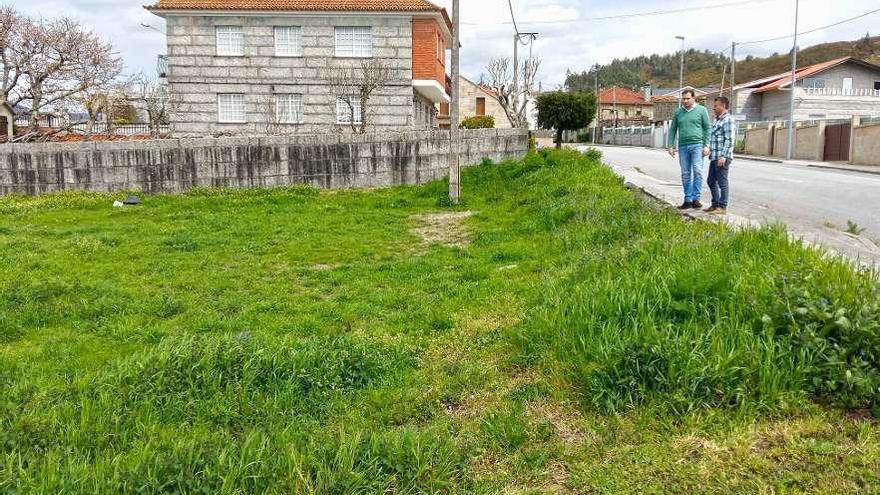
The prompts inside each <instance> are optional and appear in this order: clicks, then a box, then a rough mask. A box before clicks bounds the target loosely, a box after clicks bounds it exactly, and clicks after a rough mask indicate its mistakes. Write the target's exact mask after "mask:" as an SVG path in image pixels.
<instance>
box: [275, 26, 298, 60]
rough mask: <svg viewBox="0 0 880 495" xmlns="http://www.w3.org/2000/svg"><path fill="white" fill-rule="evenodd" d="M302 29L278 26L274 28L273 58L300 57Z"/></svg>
mask: <svg viewBox="0 0 880 495" xmlns="http://www.w3.org/2000/svg"><path fill="white" fill-rule="evenodd" d="M302 51H303V48H302V27H301V26H278V27H276V28H275V56H277V57H299V56H302Z"/></svg>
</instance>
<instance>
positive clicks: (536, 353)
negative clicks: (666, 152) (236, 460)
mask: <svg viewBox="0 0 880 495" xmlns="http://www.w3.org/2000/svg"><path fill="white" fill-rule="evenodd" d="M543 157H544V165H543V167H542V168H540V169H539V170H537V171H536V172H535V178H534V180H533V181H532V183H533V184H539V185H540V186H539V187H538V190H537V191H536V194H535V195H534V196H533V198H532V199H533V201H532V202H531V205H530V207H531V208H532V209H533V211H534V214H535V217H536V219H537V221H538V222H540V223H542V224H543V226H544V227H546V228H550V229H554V231H555V235H556V237H558V238H559V239H560V241H561V242H562V243H563V244H564V246H565V250H566V254H565V259H566V264H565V269H564V270H563V276H561V277H558V278H556V279H554V280H551V281H550V283H549V287H548V288H547V292H546V297H545V298H544V301H543V302H542V303H541V304H540V306H539V307H538V308H537V309H536V312H535V317H534V318H533V319H532V320H531V321H530V322H529V323H528V324H527V325H526V326H525V327H524V328H523V329H522V331H521V332H520V333H519V335H518V336H517V341H518V343H519V345H520V347H521V349H522V352H523V357H524V359H525V360H526V361H534V360H542V361H544V362H545V363H547V364H549V365H550V366H551V367H553V366H555V364H554V363H559V364H560V365H561V366H562V368H563V369H564V373H565V375H566V377H567V379H568V380H570V381H571V383H572V384H574V385H575V386H576V387H577V389H578V390H579V392H580V395H581V398H582V400H583V402H584V403H585V404H588V405H589V406H591V407H595V408H597V409H599V410H602V411H623V410H626V409H630V408H635V407H638V406H639V405H642V404H645V403H651V404H653V405H654V406H659V407H661V408H663V409H666V410H669V411H670V412H674V413H676V414H684V413H687V412H689V411H694V410H696V409H701V408H713V407H723V408H731V407H732V408H745V409H749V410H754V411H779V410H782V409H785V408H786V407H787V406H790V405H791V404H792V403H797V402H798V401H803V400H807V399H814V400H817V401H821V402H824V403H828V404H833V405H837V406H842V407H847V408H875V410H876V408H877V407H878V406H880V345H878V344H880V340H878V336H880V333H878V322H880V310H878V285H877V278H876V274H874V273H872V272H868V271H862V270H858V269H857V268H855V267H854V265H853V264H851V263H849V262H847V261H846V260H842V259H834V258H832V257H829V256H827V255H825V254H824V253H821V252H819V251H817V250H814V249H809V248H806V247H804V246H803V245H801V244H800V243H798V242H795V241H792V240H790V239H789V238H788V236H787V234H786V232H785V230H784V228H781V227H779V226H767V227H764V228H761V229H746V230H735V229H732V228H728V227H726V226H718V225H712V224H706V223H687V222H683V221H681V219H680V218H679V217H678V216H677V215H676V214H674V213H672V212H669V211H663V210H657V209H653V208H650V207H648V206H645V205H644V204H642V203H641V202H640V200H639V198H638V197H637V196H634V195H632V194H630V193H629V192H627V191H626V190H625V189H624V188H623V187H622V186H621V184H620V182H619V179H618V178H617V177H615V176H614V175H613V174H612V173H611V172H610V171H609V170H607V169H605V168H604V167H601V166H600V165H599V164H598V162H597V161H596V160H591V159H590V158H588V157H585V156H579V155H576V154H574V153H571V152H567V153H566V152H551V153H547V154H545V155H543Z"/></svg>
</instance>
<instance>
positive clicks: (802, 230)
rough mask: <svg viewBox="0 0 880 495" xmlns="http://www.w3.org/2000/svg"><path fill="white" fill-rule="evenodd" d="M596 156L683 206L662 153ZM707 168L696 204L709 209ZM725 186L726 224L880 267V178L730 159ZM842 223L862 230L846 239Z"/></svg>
mask: <svg viewBox="0 0 880 495" xmlns="http://www.w3.org/2000/svg"><path fill="white" fill-rule="evenodd" d="M598 148H599V149H601V150H602V153H603V155H604V161H605V163H607V164H608V165H609V166H611V167H612V168H613V169H614V170H615V171H617V173H618V174H620V175H622V176H623V177H625V179H626V180H627V181H628V182H630V183H632V184H635V185H636V186H639V187H641V188H643V189H645V190H646V191H648V192H650V193H651V194H653V195H655V196H658V197H660V198H662V199H664V200H666V201H667V202H668V203H670V204H676V205H677V204H680V203H681V201H682V194H681V171H680V169H679V165H678V160H677V159H673V158H672V157H670V156H669V155H668V154H666V152H665V151H663V150H656V149H644V148H624V147H611V146H599V147H598ZM705 168H706V170H705V172H704V184H703V198H702V201H703V203H705V204H706V205H707V206H708V204H709V203H710V198H711V196H710V194H709V190H708V187H707V186H706V184H705V174H706V173H707V172H708V163H707V164H706V167H705ZM730 183H731V198H730V207H729V210H728V211H729V213H730V215H729V218H728V221H729V222H730V223H732V224H735V225H757V224H763V223H767V222H782V223H784V224H785V225H786V226H787V227H788V229H789V231H790V232H791V233H792V235H794V236H796V237H799V238H803V239H805V240H807V241H809V242H811V243H814V244H820V245H822V246H825V247H828V248H831V249H832V250H834V251H837V252H840V253H844V254H847V255H849V256H851V257H854V258H856V259H858V260H859V261H861V262H868V263H874V264H880V248H878V247H877V245H880V175H870V174H865V173H859V172H849V171H839V170H830V169H819V168H811V167H806V166H802V165H790V164H779V163H769V162H764V161H756V160H744V159H734V161H733V164H732V166H731V169H730ZM699 216H703V215H702V214H700V215H699ZM848 222H853V223H854V224H855V225H857V226H858V229H864V230H863V231H862V232H861V234H860V235H858V236H854V235H851V234H850V233H847V232H846V230H847V229H848V226H849V223H848Z"/></svg>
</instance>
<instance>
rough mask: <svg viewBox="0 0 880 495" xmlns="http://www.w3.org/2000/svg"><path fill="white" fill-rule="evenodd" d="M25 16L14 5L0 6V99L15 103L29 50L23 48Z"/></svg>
mask: <svg viewBox="0 0 880 495" xmlns="http://www.w3.org/2000/svg"><path fill="white" fill-rule="evenodd" d="M24 22H25V18H23V17H22V16H21V15H19V14H18V12H16V11H15V10H14V9H13V8H12V7H7V6H0V71H2V72H0V101H7V102H10V104H12V105H15V104H17V103H18V102H17V101H16V100H17V96H16V94H15V93H14V92H15V90H16V89H18V88H19V84H18V83H19V80H20V79H21V68H22V66H23V65H24V64H25V60H24V57H25V55H26V54H27V51H25V50H22V47H23V46H24V41H23V39H22V36H21V35H22V33H23V30H24V25H23V24H24Z"/></svg>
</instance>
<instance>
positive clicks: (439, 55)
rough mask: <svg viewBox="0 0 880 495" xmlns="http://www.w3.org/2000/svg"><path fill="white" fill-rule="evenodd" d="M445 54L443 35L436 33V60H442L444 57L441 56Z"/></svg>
mask: <svg viewBox="0 0 880 495" xmlns="http://www.w3.org/2000/svg"><path fill="white" fill-rule="evenodd" d="M445 54H446V50H444V49H443V36H441V35H439V34H438V35H437V60H440V61H441V62H442V61H443V59H444V58H446V57H444V56H443V55H445Z"/></svg>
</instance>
